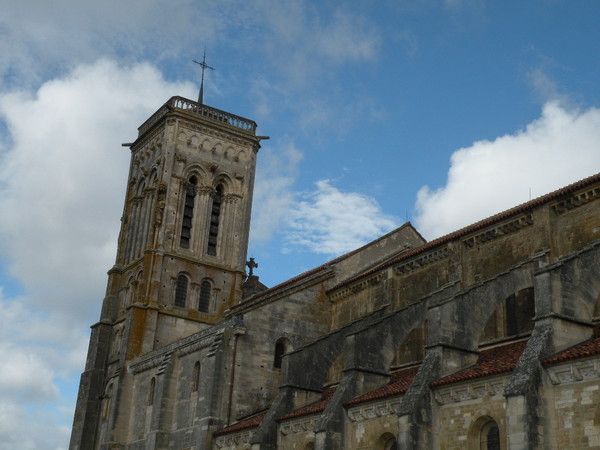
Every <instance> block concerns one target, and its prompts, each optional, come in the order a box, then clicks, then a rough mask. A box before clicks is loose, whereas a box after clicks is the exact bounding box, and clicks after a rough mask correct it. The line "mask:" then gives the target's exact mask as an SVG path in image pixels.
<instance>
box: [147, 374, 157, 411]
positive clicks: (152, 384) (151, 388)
mask: <svg viewBox="0 0 600 450" xmlns="http://www.w3.org/2000/svg"><path fill="white" fill-rule="evenodd" d="M155 388H156V379H155V378H152V379H151V380H150V386H149V387H148V406H152V405H153V404H154V390H155Z"/></svg>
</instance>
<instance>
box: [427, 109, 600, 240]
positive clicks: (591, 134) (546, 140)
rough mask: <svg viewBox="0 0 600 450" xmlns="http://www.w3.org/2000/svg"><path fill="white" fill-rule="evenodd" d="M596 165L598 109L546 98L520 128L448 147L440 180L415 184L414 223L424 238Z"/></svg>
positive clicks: (583, 174)
mask: <svg viewBox="0 0 600 450" xmlns="http://www.w3.org/2000/svg"><path fill="white" fill-rule="evenodd" d="M599 169H600V109H597V108H589V109H586V110H577V109H569V108H567V107H565V106H563V105H562V104H561V103H559V102H557V101H551V102H547V103H546V104H545V105H544V107H543V109H542V114H541V117H540V118H538V119H537V120H535V121H533V122H531V123H530V124H529V125H527V127H526V128H525V129H523V130H520V131H518V132H516V133H514V134H510V135H506V136H501V137H498V138H497V139H494V140H492V141H488V140H484V141H478V142H475V143H474V144H473V145H471V146H470V147H466V148H461V149H459V150H457V151H456V152H454V154H453V155H452V157H451V160H450V169H449V171H448V178H447V181H446V185H445V186H443V187H440V188H438V189H431V188H429V187H428V186H424V187H423V188H421V189H420V190H419V192H418V194H417V200H416V205H415V210H416V219H415V223H416V225H417V228H418V229H419V231H420V232H421V233H422V234H423V235H424V236H426V237H427V238H429V239H432V238H436V237H439V236H441V235H443V234H446V233H449V232H451V231H454V230H456V229H458V228H461V227H463V226H465V225H469V224H471V223H473V222H475V221H477V220H480V219H483V218H486V217H488V216H491V215H493V214H495V213H497V212H500V211H503V210H505V209H508V208H510V207H512V206H516V205H517V204H520V203H523V202H526V201H528V200H529V199H530V195H531V197H538V196H540V195H543V194H546V193H548V192H551V191H553V190H555V189H558V188H560V187H563V186H565V185H567V184H570V183H572V182H574V181H577V180H579V179H581V178H585V177H586V176H589V175H592V174H594V173H595V172H597V171H598V170H599Z"/></svg>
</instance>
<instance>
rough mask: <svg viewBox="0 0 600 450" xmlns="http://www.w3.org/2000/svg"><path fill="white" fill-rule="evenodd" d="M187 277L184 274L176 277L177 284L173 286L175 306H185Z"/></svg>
mask: <svg viewBox="0 0 600 450" xmlns="http://www.w3.org/2000/svg"><path fill="white" fill-rule="evenodd" d="M187 287H188V279H187V277H186V276H185V275H179V276H178V277H177V285H176V287H175V306H178V307H180V308H185V300H186V297H187Z"/></svg>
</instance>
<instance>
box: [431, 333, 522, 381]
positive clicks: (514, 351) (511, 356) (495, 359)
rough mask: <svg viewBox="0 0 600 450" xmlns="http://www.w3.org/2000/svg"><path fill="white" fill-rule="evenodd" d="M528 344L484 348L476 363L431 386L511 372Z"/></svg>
mask: <svg viewBox="0 0 600 450" xmlns="http://www.w3.org/2000/svg"><path fill="white" fill-rule="evenodd" d="M526 345H527V341H526V340H525V341H518V342H512V343H510V344H504V345H500V346H498V347H493V348H488V349H485V350H482V351H481V352H480V353H479V358H478V359H477V362H476V363H475V364H474V365H472V366H471V367H468V368H467V369H464V370H461V371H459V372H456V373H453V374H452V375H448V376H446V377H444V378H441V379H439V380H438V381H435V382H433V383H431V387H436V386H442V385H444V384H450V383H456V382H458V381H466V380H473V379H475V378H481V377H487V376H490V375H498V374H501V373H507V372H511V371H512V370H513V369H514V368H515V366H516V365H517V362H519V358H520V357H521V354H522V353H523V350H525V346H526Z"/></svg>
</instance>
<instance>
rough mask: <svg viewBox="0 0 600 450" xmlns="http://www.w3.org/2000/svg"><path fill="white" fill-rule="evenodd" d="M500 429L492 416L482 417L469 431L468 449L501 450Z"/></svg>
mask: <svg viewBox="0 0 600 450" xmlns="http://www.w3.org/2000/svg"><path fill="white" fill-rule="evenodd" d="M500 444H501V439H500V427H499V426H498V423H497V422H496V421H495V420H494V419H493V418H491V417H490V416H482V417H480V418H479V419H477V420H476V421H475V422H473V425H472V426H471V428H470V429H469V436H468V448H469V449H473V450H474V449H477V450H500V448H501V446H500Z"/></svg>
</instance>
